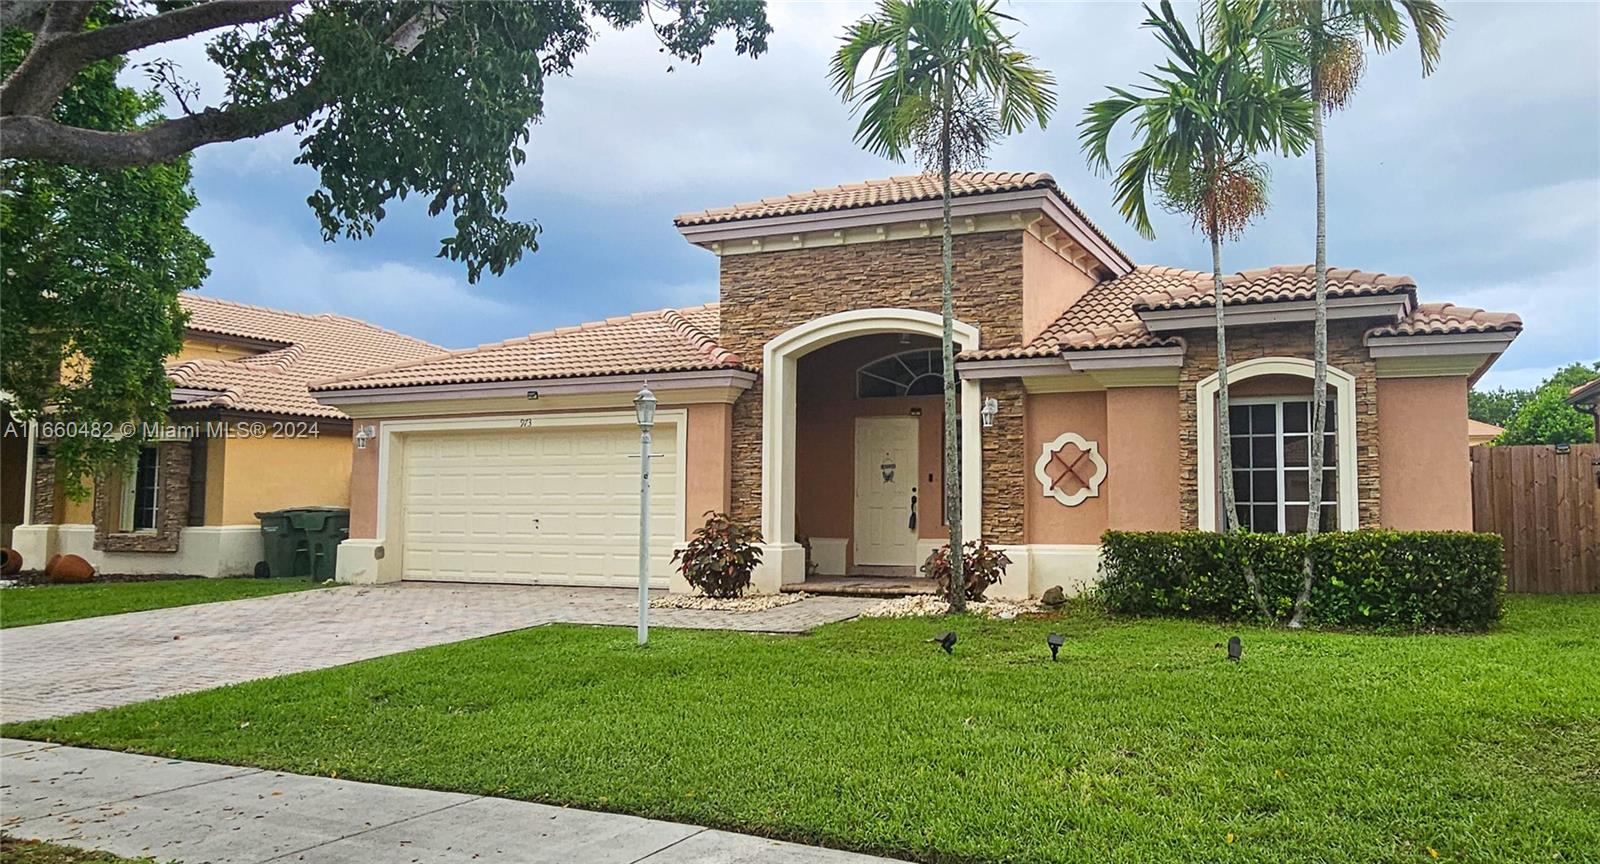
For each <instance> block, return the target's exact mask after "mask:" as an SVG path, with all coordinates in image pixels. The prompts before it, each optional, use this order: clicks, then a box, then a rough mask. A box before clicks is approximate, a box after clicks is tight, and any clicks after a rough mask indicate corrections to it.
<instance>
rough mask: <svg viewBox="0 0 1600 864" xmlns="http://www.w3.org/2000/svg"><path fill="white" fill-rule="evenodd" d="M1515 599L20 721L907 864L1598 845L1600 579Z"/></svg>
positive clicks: (477, 651) (79, 738)
mask: <svg viewBox="0 0 1600 864" xmlns="http://www.w3.org/2000/svg"><path fill="white" fill-rule="evenodd" d="M1507 607H1508V608H1507V615H1506V620H1505V623H1504V625H1503V626H1502V627H1501V628H1500V629H1498V630H1497V631H1495V632H1493V633H1491V634H1488V635H1479V636H1443V635H1441V636H1368V635H1349V634H1342V633H1300V634H1292V633H1289V632H1285V631H1282V630H1276V631H1274V630H1266V629H1252V628H1240V627H1228V626H1223V625H1214V624H1205V623H1192V622H1180V621H1157V620H1145V621H1118V620H1112V619H1108V618H1106V617H1105V616H1104V615H1103V614H1101V613H1100V612H1098V611H1096V610H1094V609H1092V608H1089V607H1081V608H1075V609H1073V610H1071V611H1070V612H1068V613H1066V614H1065V616H1064V617H1062V618H1061V619H1059V620H1039V621H1014V622H989V621H981V620H974V619H958V620H956V621H954V623H953V625H952V624H951V623H949V622H946V621H934V620H871V621H855V622H847V623H844V624H836V625H832V626H829V627H826V628H823V629H821V630H819V631H817V632H816V633H815V634H813V635H811V636H807V637H771V636H759V635H748V634H738V633H715V632H692V631H683V630H656V631H653V632H652V634H651V645H650V647H649V648H648V649H646V650H643V651H641V650H638V649H637V648H635V646H634V645H633V631H632V630H631V629H625V628H598V627H575V626H561V627H543V628H537V629H533V630H525V631H521V632H517V633H511V634H505V635H501V636H494V637H490V638H486V639H479V640H475V641H471V642H464V643H458V644H454V645H447V646H441V647H436V648H429V649H425V650H421V651H415V652H411V653H407V654H400V655H396V656H392V657H385V658H381V659H377V660H372V661H367V662H363V663H357V664H353V665H349V666H343V667H339V668H334V669H327V670H322V671H317V672H310V673H305V674H300V675H293V676H288V677H284V678H278V679H273V680H267V681H259V682H252V683H247V684H242V685H237V686H232V687H226V688H222V689H218V690H212V691H209V692H204V693H197V694H191V695H186V696H179V697H175V698H171V699H166V700H161V701H157V702H149V703H144V704H141V705H133V706H129V707H125V708H118V709H113V710H108V711H100V712H96V713H91V714H84V715H79V716H76V717H71V718H66V719H60V720H50V721H40V722H32V723H23V724H14V725H10V726H7V727H6V728H5V729H4V734H6V735H10V736H18V737H25V738H48V739H52V740H57V741H65V742H70V743H76V744H85V745H91V746H98V747H109V748H115V749H125V750H134V751H139V752H144V753H152V754H160V755H167V754H170V755H173V756H181V757H188V758H194V759H204V760H209V761H216V762H227V763H239V764H250V765H259V766H263V767H267V768H274V769H284V770H289V771H298V772H304V773H312V774H322V775H332V774H337V775H338V776H339V777H345V778H352V779H360V780H370V781H376V782H382V783H393V784H400V785H407V786H422V787H430V788H438V789H454V790H460V791H465V792H475V793H487V794H493V795H501V796H507V797H513V798H526V799H532V800H539V801H547V802H556V803H562V804H571V805H575V806H580V807H587V808H593V809H601V810H614V811H621V812H627V813H637V814H641V815H645V816H652V817H659V818H666V819H674V820H681V821H686V822H694V823H700V824H708V825H713V826H717V827H724V828H730V829H735V830H741V831H749V832H755V833H760V834H767V835H771V836H775V837H782V838H786V839H790V840H796V841H800V842H810V843H820V844H825V845H831V846H837V847H844V848H852V849H859V850H863V851H869V852H878V853H882V854H888V855H896V856H902V857H908V858H912V859H915V860H919V861H938V862H946V861H952V862H953V861H1016V862H1041V864H1042V862H1107V861H1127V862H1136V861H1137V862H1149V861H1162V862H1168V861H1195V862H1201V861H1203V862H1232V861H1283V862H1288V861H1295V862H1301V861H1319V862H1392V861H1401V862H1418V861H1420V862H1431V861H1434V860H1440V861H1473V862H1488V861H1501V862H1552V861H1563V862H1566V861H1571V862H1576V861H1596V860H1600V819H1597V818H1596V814H1597V813H1600V597H1566V598H1512V599H1511V600H1510V601H1508V604H1507ZM950 626H953V627H954V629H955V630H956V631H957V632H958V633H959V635H960V641H959V643H958V644H957V646H956V654H955V656H954V657H946V656H945V655H943V654H942V653H940V651H939V650H938V647H937V646H935V645H931V644H928V643H927V642H925V641H924V640H926V639H928V638H929V637H932V636H934V635H936V634H937V633H939V632H941V631H942V630H944V629H945V628H946V627H950ZM1050 631H1058V632H1061V633H1064V634H1065V635H1066V636H1067V644H1066V646H1065V647H1064V648H1062V650H1061V660H1060V662H1058V663H1054V664H1052V663H1050V662H1049V660H1048V656H1049V655H1048V652H1047V650H1046V648H1045V634H1046V633H1048V632H1050ZM1233 633H1239V634H1241V635H1242V636H1243V639H1244V660H1243V662H1242V663H1239V664H1237V665H1235V664H1230V663H1229V662H1227V661H1226V659H1225V658H1224V650H1223V648H1222V647H1221V645H1222V643H1224V642H1225V641H1226V639H1227V637H1228V636H1229V635H1231V634H1233Z"/></svg>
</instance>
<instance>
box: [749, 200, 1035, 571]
mask: <svg viewBox="0 0 1600 864" xmlns="http://www.w3.org/2000/svg"><path fill="white" fill-rule="evenodd" d="M1024 236H1025V235H1024V234H1023V232H1022V231H1021V230H1020V229H1019V230H1017V231H1008V232H996V233H984V234H969V235H963V236H960V237H957V238H955V241H954V243H955V280H956V295H955V314H956V317H957V318H959V319H960V320H962V321H965V322H967V323H969V324H972V325H974V326H976V327H977V328H978V329H979V333H980V338H981V340H982V345H983V347H984V348H998V347H1004V346H1011V345H1020V344H1022V321H1023V314H1022V307H1023V256H1022V244H1023V237H1024ZM720 270H721V301H722V306H721V315H722V325H721V327H722V329H721V334H720V339H719V341H720V342H721V344H722V345H723V347H725V348H727V349H728V350H730V351H732V352H734V353H736V354H738V355H739V356H741V357H743V358H744V359H745V361H746V362H748V363H760V362H761V355H762V348H763V347H764V346H765V345H766V343H767V342H768V341H769V340H771V339H772V338H773V337H775V336H777V335H779V334H781V333H783V332H784V331H786V330H789V329H790V328H792V327H796V326H799V325H801V324H804V323H806V322H809V321H812V320H814V319H816V318H820V317H822V316H824V315H831V314H833V313H836V312H844V311H848V310H854V309H867V308H874V307H878V308H881V307H894V308H904V309H920V310H924V311H928V312H938V311H939V308H940V301H939V294H940V292H939V285H940V281H941V277H940V271H941V265H940V240H939V238H938V236H936V235H935V236H929V237H925V238H918V239H914V240H894V241H886V242H880V243H862V244H853V245H849V246H834V247H824V248H815V249H796V250H791V251H785V252H765V253H757V254H749V255H727V256H724V257H723V258H722V259H721V265H720ZM761 399H762V388H761V385H760V383H759V382H758V383H757V384H756V386H754V387H752V388H750V389H749V390H747V391H745V392H744V394H743V395H742V396H740V397H739V400H738V402H737V403H735V405H734V411H733V474H732V479H731V490H730V491H731V496H732V504H731V506H732V513H733V515H734V517H735V518H738V519H740V520H743V521H745V522H747V523H749V524H757V523H759V522H760V519H761ZM1019 525H1020V517H1019ZM766 539H767V541H768V542H787V541H789V540H792V538H775V537H768V538H766Z"/></svg>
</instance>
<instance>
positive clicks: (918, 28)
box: [830, 0, 1056, 612]
mask: <svg viewBox="0 0 1600 864" xmlns="http://www.w3.org/2000/svg"><path fill="white" fill-rule="evenodd" d="M996 5H997V0H991V2H979V0H881V2H880V3H879V4H878V8H877V10H876V11H874V12H873V13H872V14H870V15H868V16H866V17H864V18H862V19H861V20H859V21H857V22H856V23H854V24H852V25H850V27H849V28H848V29H847V30H846V31H845V35H844V44H843V45H840V46H839V50H838V51H837V52H836V53H835V54H834V56H833V64H832V68H831V70H830V75H831V77H832V79H833V86H834V89H835V90H837V91H838V92H839V95H840V96H841V97H842V98H844V99H845V101H847V102H853V103H855V109H856V112H857V113H858V114H860V116H861V123H860V125H859V126H858V127H857V129H856V142H857V143H858V144H860V145H862V146H863V147H865V148H866V149H867V150H868V151H870V152H872V153H876V154H878V155H880V156H886V157H888V158H890V159H894V160H896V161H902V160H904V159H905V158H906V155H907V153H908V152H912V153H915V154H917V155H918V156H920V157H921V158H922V162H923V167H924V169H925V170H927V171H928V172H929V173H932V172H933V171H935V170H937V171H938V172H939V178H940V181H941V184H942V186H941V188H942V190H943V197H944V225H943V261H942V263H943V280H942V289H941V299H942V307H943V311H944V332H943V335H942V337H941V339H940V344H941V347H942V349H943V354H944V427H945V434H944V441H945V445H944V476H945V513H946V514H947V519H948V520H949V524H950V545H951V547H953V548H956V549H959V548H961V535H962V528H963V526H962V524H961V459H960V454H959V453H958V451H957V443H956V442H957V440H958V439H957V437H956V433H957V428H956V419H957V418H956V378H955V368H956V366H955V349H954V320H955V300H954V297H955V275H954V272H955V271H954V258H953V251H952V245H953V244H952V241H951V234H950V175H951V172H952V171H954V170H955V169H957V168H964V167H977V166H978V165H981V164H982V162H983V157H984V155H985V154H986V153H987V152H988V150H989V148H990V146H992V145H993V144H994V143H995V141H997V140H998V139H999V138H1000V136H1001V135H1006V134H1011V133H1015V132H1020V131H1022V130H1023V129H1024V128H1026V127H1027V126H1028V125H1029V124H1030V123H1037V124H1038V125H1039V126H1040V127H1043V126H1044V125H1045V124H1046V123H1047V122H1048V121H1049V118H1050V113H1051V112H1052V111H1053V110H1054V109H1055V104H1056V99H1055V90H1054V87H1055V81H1054V79H1053V78H1051V76H1050V73H1048V72H1046V71H1044V70H1042V69H1040V68H1038V67H1037V66H1035V65H1034V59H1033V58H1032V57H1030V56H1028V55H1027V54H1024V53H1022V52H1021V51H1018V50H1017V48H1016V46H1015V44H1014V41H1013V40H1014V37H1013V36H1010V35H1007V34H1005V33H1003V32H1001V27H1002V26H1004V24H1005V23H1006V22H1011V21H1014V20H1015V19H1014V18H1012V17H1010V16H1008V15H1005V14H1003V13H1001V12H999V11H997V10H996V9H995V6H996ZM863 75H864V76H865V78H864V80H863ZM951 567H952V569H953V570H954V574H953V575H954V578H953V579H952V581H951V585H952V586H954V587H952V588H951V589H950V591H949V592H948V593H949V599H950V607H951V609H952V610H954V611H957V612H960V611H962V610H963V609H965V608H966V597H965V594H964V593H963V592H962V591H961V590H960V589H959V586H961V585H962V584H963V581H962V576H961V567H962V561H961V556H959V555H958V556H954V557H952V558H951Z"/></svg>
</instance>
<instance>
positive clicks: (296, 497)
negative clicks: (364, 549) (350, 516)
mask: <svg viewBox="0 0 1600 864" xmlns="http://www.w3.org/2000/svg"><path fill="white" fill-rule="evenodd" d="M319 431H320V432H321V434H319V435H317V437H315V438H311V437H306V438H272V437H255V436H253V437H235V438H231V439H229V440H227V441H225V442H224V443H223V450H224V452H225V457H224V460H223V473H224V478H223V481H222V496H221V497H222V505H221V509H222V521H221V522H220V523H219V524H222V525H254V524H257V523H258V521H259V520H257V519H256V513H257V512H258V511H263V510H280V509H282V508H284V507H347V506H349V504H350V438H349V436H348V435H347V434H346V433H345V429H344V425H343V424H342V423H341V424H338V425H337V426H336V431H335V430H319ZM212 470H214V469H213V466H212V465H211V464H209V463H208V464H207V465H206V472H207V476H208V479H209V476H210V473H211V471H212ZM210 491H211V489H210V485H209V483H208V488H207V494H208V496H209V493H210ZM206 506H207V510H208V511H209V509H210V507H211V499H210V497H207V499H206ZM207 524H212V523H210V521H209V520H207Z"/></svg>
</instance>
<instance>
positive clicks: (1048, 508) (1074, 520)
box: [985, 390, 1113, 544]
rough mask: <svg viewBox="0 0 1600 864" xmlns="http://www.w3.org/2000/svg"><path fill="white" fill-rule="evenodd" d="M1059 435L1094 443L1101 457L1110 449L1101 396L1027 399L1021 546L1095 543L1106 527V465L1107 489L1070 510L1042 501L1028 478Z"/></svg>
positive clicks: (1100, 393) (1036, 483) (1050, 500)
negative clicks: (1071, 434) (1023, 542)
mask: <svg viewBox="0 0 1600 864" xmlns="http://www.w3.org/2000/svg"><path fill="white" fill-rule="evenodd" d="M1063 432H1076V433H1077V434H1079V435H1081V436H1083V438H1084V440H1086V441H1093V442H1096V443H1097V444H1098V445H1099V448H1100V453H1101V455H1102V457H1104V455H1105V454H1106V453H1107V452H1108V451H1109V449H1110V445H1111V444H1112V443H1113V442H1111V441H1109V440H1108V437H1107V434H1106V393H1105V391H1103V390H1097V391H1091V392H1087V393H1040V394H1034V395H1032V396H1030V397H1028V405H1027V443H1026V445H1025V447H1024V452H1025V454H1026V456H1027V458H1025V459H1024V460H1023V461H1024V462H1026V475H1025V477H1024V482H1023V484H1022V486H1021V488H1020V490H1019V492H1020V494H1022V496H1023V498H1024V501H1025V511H1026V514H1027V542H1029V543H1072V544H1084V543H1099V542H1100V535H1101V534H1103V533H1105V530H1106V527H1107V526H1108V524H1109V521H1108V520H1109V517H1108V504H1109V500H1110V496H1111V494H1112V491H1111V489H1110V488H1109V483H1110V482H1111V481H1112V480H1113V475H1112V473H1111V471H1110V463H1109V461H1108V462H1107V466H1106V467H1107V470H1106V481H1107V483H1106V484H1104V485H1102V486H1101V487H1100V494H1099V495H1098V496H1096V497H1093V498H1086V499H1084V500H1083V501H1082V502H1081V503H1079V504H1078V505H1077V506H1074V507H1067V506H1065V505H1063V504H1062V503H1061V502H1059V501H1057V500H1055V499H1054V498H1047V497H1045V494H1044V487H1043V486H1042V485H1041V484H1040V483H1039V480H1038V478H1037V477H1035V476H1034V473H1033V465H1034V460H1036V459H1038V458H1039V454H1040V453H1041V452H1043V449H1044V446H1045V445H1046V444H1048V443H1050V442H1051V441H1054V440H1055V439H1056V438H1057V437H1058V436H1060V435H1061V433H1063ZM1012 494H1018V493H1012ZM985 503H986V504H987V503H988V502H985Z"/></svg>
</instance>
